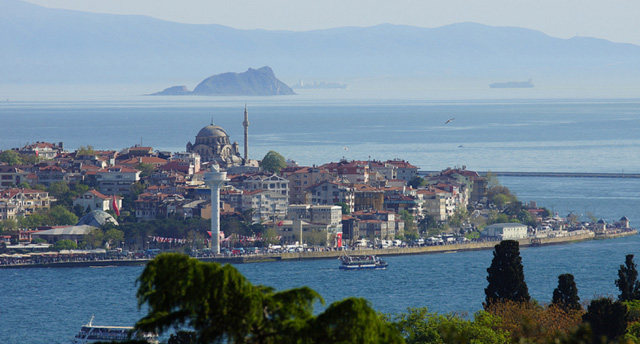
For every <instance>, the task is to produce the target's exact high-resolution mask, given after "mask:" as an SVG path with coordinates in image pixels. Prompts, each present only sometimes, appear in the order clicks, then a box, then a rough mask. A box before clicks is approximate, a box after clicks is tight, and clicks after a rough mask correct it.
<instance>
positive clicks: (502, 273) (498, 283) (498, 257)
mask: <svg viewBox="0 0 640 344" xmlns="http://www.w3.org/2000/svg"><path fill="white" fill-rule="evenodd" d="M487 273H488V275H487V281H488V282H489V285H488V286H487V288H485V290H484V293H485V295H486V299H485V308H486V307H487V305H491V304H493V303H495V302H498V301H504V300H510V301H515V302H528V301H530V300H531V297H530V296H529V289H528V288H527V283H526V282H525V281H524V270H523V267H522V258H521V257H520V245H519V244H518V242H517V241H514V240H505V241H502V242H501V243H499V244H498V245H496V246H495V250H494V251H493V260H492V261H491V266H489V268H488V269H487Z"/></svg>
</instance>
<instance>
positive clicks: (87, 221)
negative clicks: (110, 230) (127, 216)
mask: <svg viewBox="0 0 640 344" xmlns="http://www.w3.org/2000/svg"><path fill="white" fill-rule="evenodd" d="M107 222H111V223H113V224H114V225H116V226H117V225H118V221H116V219H114V218H113V216H111V214H109V213H107V212H104V211H102V210H92V211H91V212H89V213H88V214H87V215H85V216H83V217H82V218H81V219H80V220H78V224H77V225H76V226H81V225H89V226H94V227H102V225H104V224H105V223H107Z"/></svg>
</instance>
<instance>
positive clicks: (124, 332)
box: [71, 316, 158, 344]
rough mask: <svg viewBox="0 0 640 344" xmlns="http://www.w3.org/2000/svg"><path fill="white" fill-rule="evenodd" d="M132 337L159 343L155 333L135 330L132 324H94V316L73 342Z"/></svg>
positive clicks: (110, 340)
mask: <svg viewBox="0 0 640 344" xmlns="http://www.w3.org/2000/svg"><path fill="white" fill-rule="evenodd" d="M130 337H131V338H130ZM130 339H142V340H146V341H147V342H149V343H158V340H157V336H156V335H155V334H152V333H139V332H134V329H133V327H130V326H96V325H93V316H92V317H91V320H89V323H88V324H86V325H84V326H82V328H81V329H80V331H79V332H78V334H76V336H75V337H74V338H73V340H72V341H71V343H73V344H84V343H96V342H124V341H126V340H130Z"/></svg>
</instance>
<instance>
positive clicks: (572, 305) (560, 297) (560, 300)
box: [551, 274, 582, 310]
mask: <svg viewBox="0 0 640 344" xmlns="http://www.w3.org/2000/svg"><path fill="white" fill-rule="evenodd" d="M551 303H552V304H554V305H557V306H558V307H560V308H562V309H565V310H571V309H573V310H579V309H582V306H581V305H580V297H579V296H578V287H577V286H576V282H575V281H574V280H573V275H572V274H562V275H560V276H558V287H557V288H556V289H554V290H553V299H552V301H551Z"/></svg>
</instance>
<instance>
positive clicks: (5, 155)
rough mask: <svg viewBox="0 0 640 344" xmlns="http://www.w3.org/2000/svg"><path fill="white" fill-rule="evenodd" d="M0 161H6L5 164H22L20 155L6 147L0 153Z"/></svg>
mask: <svg viewBox="0 0 640 344" xmlns="http://www.w3.org/2000/svg"><path fill="white" fill-rule="evenodd" d="M0 162H6V163H7V165H19V164H22V157H21V156H20V153H18V152H17V151H15V150H13V149H8V150H5V151H3V152H2V153H0Z"/></svg>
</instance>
